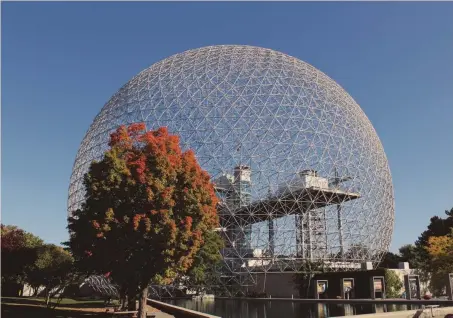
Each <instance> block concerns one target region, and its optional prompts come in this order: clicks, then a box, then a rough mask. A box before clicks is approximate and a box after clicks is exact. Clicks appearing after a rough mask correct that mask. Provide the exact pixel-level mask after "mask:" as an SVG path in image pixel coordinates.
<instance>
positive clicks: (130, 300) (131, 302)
mask: <svg viewBox="0 0 453 318" xmlns="http://www.w3.org/2000/svg"><path fill="white" fill-rule="evenodd" d="M136 301H137V294H136V293H135V288H131V287H129V288H128V291H127V310H129V311H133V310H137V303H136Z"/></svg>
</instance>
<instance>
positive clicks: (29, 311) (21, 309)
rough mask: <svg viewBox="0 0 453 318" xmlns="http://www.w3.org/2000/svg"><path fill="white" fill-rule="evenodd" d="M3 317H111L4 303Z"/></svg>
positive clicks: (101, 314)
mask: <svg viewBox="0 0 453 318" xmlns="http://www.w3.org/2000/svg"><path fill="white" fill-rule="evenodd" d="M1 313H2V315H1V316H2V318H41V317H42V318H80V317H93V318H94V317H111V315H109V314H106V313H87V312H74V311H70V310H61V309H48V308H43V307H36V306H31V305H27V304H24V305H5V304H2V311H1Z"/></svg>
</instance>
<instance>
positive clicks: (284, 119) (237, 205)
mask: <svg viewBox="0 0 453 318" xmlns="http://www.w3.org/2000/svg"><path fill="white" fill-rule="evenodd" d="M134 122H145V123H146V124H147V128H148V129H155V128H158V127H160V126H167V127H168V128H169V130H170V131H171V132H172V133H176V134H178V135H179V136H180V137H181V146H182V148H183V149H189V148H190V149H193V150H194V151H195V153H196V156H197V158H198V160H199V163H200V165H201V166H202V167H203V168H204V169H206V170H207V171H208V172H209V173H210V174H211V176H212V180H213V181H214V183H215V184H216V189H217V193H218V195H219V197H220V198H221V203H220V205H219V209H218V211H219V215H220V220H221V228H220V229H219V230H220V231H221V233H222V236H223V237H224V239H225V243H226V247H225V249H224V250H223V251H222V255H223V258H224V264H223V267H222V273H223V274H222V277H223V282H224V283H225V284H227V285H234V284H236V285H239V286H243V285H247V284H253V282H254V274H260V273H266V272H284V271H292V272H298V271H301V270H303V269H301V267H303V266H302V265H303V264H304V263H306V262H307V261H308V262H320V263H322V264H323V265H324V266H326V267H328V268H330V269H332V270H336V269H340V270H347V269H356V268H357V267H358V266H360V263H362V262H364V261H370V262H372V263H373V264H375V265H376V263H377V262H378V261H379V260H380V259H381V257H382V254H383V253H384V252H386V251H387V250H388V247H389V244H390V240H391V236H392V231H393V221H394V200H393V187H392V180H391V175H390V170H389V167H388V163H387V159H386V156H385V153H384V150H383V147H382V145H381V142H380V140H379V138H378V136H377V134H376V132H375V130H374V128H373V126H372V125H371V123H370V121H369V120H368V118H367V117H366V115H365V114H364V113H363V111H362V110H361V108H360V107H359V105H358V104H357V103H356V102H355V101H354V100H353V99H352V98H351V97H350V96H349V95H348V94H347V93H346V92H345V91H344V90H343V89H342V88H341V87H340V86H339V85H338V84H337V83H336V82H335V81H333V80H332V79H330V78H329V77H328V76H326V75H325V74H324V73H322V72H321V71H319V70H317V69H316V68H314V67H313V66H311V65H309V64H307V63H305V62H302V61H300V60H298V59H296V58H294V57H291V56H288V55H286V54H283V53H280V52H276V51H273V50H270V49H263V48H258V47H250V46H229V45H226V46H211V47H204V48H200V49H195V50H190V51H186V52H183V53H181V54H176V55H173V56H171V57H169V58H166V59H164V60H162V61H160V62H158V63H156V64H154V65H152V66H151V67H149V68H147V69H145V70H144V71H142V72H141V73H139V74H138V75H137V76H135V77H134V78H133V79H132V80H130V81H129V82H128V83H127V84H126V85H124V86H123V87H122V88H121V89H120V90H119V91H118V92H117V93H116V94H115V95H114V96H113V97H112V98H111V99H110V100H109V101H108V103H107V104H106V105H105V106H104V107H103V108H102V110H101V111H100V113H99V114H98V115H97V116H96V118H95V119H94V121H93V123H92V124H91V126H90V128H89V130H88V132H87V133H86V135H85V137H84V139H83V141H82V143H81V145H80V148H79V151H78V153H77V157H76V160H75V163H74V167H73V173H72V176H71V180H70V187H69V200H68V212H69V213H71V211H74V210H75V209H76V208H78V207H79V206H80V204H81V202H82V201H83V199H84V189H83V183H82V181H83V175H84V174H85V173H86V172H87V170H88V167H89V165H90V163H91V162H92V161H93V160H99V159H101V158H102V156H103V153H104V151H105V150H106V149H107V147H108V146H107V142H108V138H109V134H110V133H111V132H112V131H113V130H115V129H116V128H117V127H118V126H120V125H124V124H131V123H134Z"/></svg>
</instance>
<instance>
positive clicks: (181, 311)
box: [148, 298, 221, 318]
mask: <svg viewBox="0 0 453 318" xmlns="http://www.w3.org/2000/svg"><path fill="white" fill-rule="evenodd" d="M148 304H149V305H151V306H153V307H154V308H157V309H159V310H162V311H163V312H165V313H168V314H171V315H174V316H175V317H178V318H186V317H194V318H221V317H219V316H213V315H209V314H205V313H202V312H199V311H195V310H190V309H186V308H183V307H179V306H175V305H170V304H167V303H164V302H161V301H158V300H155V299H150V298H148Z"/></svg>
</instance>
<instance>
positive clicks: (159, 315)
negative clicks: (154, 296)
mask: <svg viewBox="0 0 453 318" xmlns="http://www.w3.org/2000/svg"><path fill="white" fill-rule="evenodd" d="M152 315H154V317H155V318H175V316H172V315H169V314H166V313H164V312H162V311H157V312H154V313H152ZM151 317H152V316H151Z"/></svg>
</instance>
